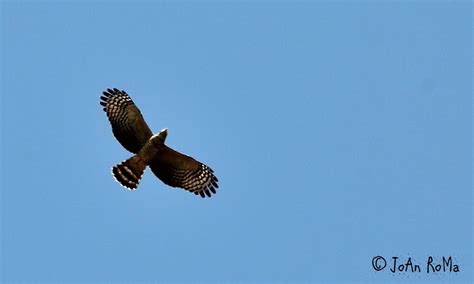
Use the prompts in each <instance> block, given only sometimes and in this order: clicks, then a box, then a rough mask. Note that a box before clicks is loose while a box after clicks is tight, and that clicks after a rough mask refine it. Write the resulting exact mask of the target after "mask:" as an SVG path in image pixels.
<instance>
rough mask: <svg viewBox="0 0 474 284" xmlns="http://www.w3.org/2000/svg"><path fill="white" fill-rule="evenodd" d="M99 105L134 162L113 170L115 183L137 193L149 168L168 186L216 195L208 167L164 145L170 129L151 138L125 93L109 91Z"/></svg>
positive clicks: (115, 167) (126, 162)
mask: <svg viewBox="0 0 474 284" xmlns="http://www.w3.org/2000/svg"><path fill="white" fill-rule="evenodd" d="M103 94H104V96H101V100H102V101H101V102H100V104H101V105H102V106H103V107H104V111H105V112H106V113H107V116H108V117H109V121H110V123H111V125H112V132H113V133H114V136H115V137H116V138H117V140H118V141H119V142H120V144H122V146H124V148H125V149H127V150H129V151H130V152H132V153H134V154H135V155H133V156H132V157H131V158H129V159H128V160H125V161H123V162H122V163H120V164H118V165H116V166H114V167H113V168H112V174H113V175H114V177H115V179H116V180H117V181H118V182H119V183H120V184H122V185H123V186H124V187H126V188H128V189H131V190H134V189H136V188H137V187H138V183H139V182H140V179H141V177H142V175H143V172H144V171H145V168H146V167H147V166H150V168H151V171H152V172H153V173H154V174H155V175H156V176H157V177H158V178H159V179H161V180H162V181H163V182H164V183H165V184H167V185H170V186H172V187H180V188H183V189H185V190H188V191H190V192H193V193H194V194H196V195H201V196H202V197H205V196H206V195H207V196H208V197H210V196H211V194H212V193H216V188H218V185H217V181H218V179H217V177H216V176H215V175H214V174H213V170H212V169H211V168H209V167H208V166H206V165H204V164H202V163H200V162H198V161H196V160H195V159H193V158H192V157H189V156H187V155H184V154H181V153H179V152H178V151H176V150H173V149H171V148H170V147H168V146H166V145H165V140H166V136H167V134H168V130H167V129H163V130H162V131H160V132H159V133H157V134H155V135H152V132H151V130H150V128H149V127H148V125H147V124H146V122H145V120H144V119H143V116H142V115H141V113H140V110H139V109H138V108H137V107H136V106H135V104H134V103H133V101H132V100H131V98H130V97H129V96H128V94H127V93H126V92H124V91H119V90H118V89H113V90H112V89H107V92H103Z"/></svg>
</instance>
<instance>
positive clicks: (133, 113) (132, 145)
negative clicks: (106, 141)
mask: <svg viewBox="0 0 474 284" xmlns="http://www.w3.org/2000/svg"><path fill="white" fill-rule="evenodd" d="M103 94H104V95H103V96H101V97H100V99H101V102H100V104H101V105H102V106H103V107H104V111H105V112H106V113H107V116H108V117H109V121H110V124H111V125H112V131H113V133H114V136H115V138H117V140H118V141H119V142H120V144H122V146H123V147H124V148H125V149H127V150H128V151H130V152H132V153H134V154H136V153H138V151H140V149H141V148H142V147H143V145H145V143H146V142H147V141H148V139H150V137H151V136H152V134H153V133H152V132H151V130H150V128H149V127H148V125H147V124H146V122H145V120H144V119H143V116H142V114H141V112H140V110H139V109H138V108H137V107H136V106H135V104H134V103H133V101H132V99H131V98H130V97H129V96H128V94H127V93H126V92H125V91H120V90H118V89H116V88H114V89H107V91H105V92H103Z"/></svg>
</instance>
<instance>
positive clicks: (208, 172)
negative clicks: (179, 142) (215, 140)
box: [150, 145, 219, 197]
mask: <svg viewBox="0 0 474 284" xmlns="http://www.w3.org/2000/svg"><path fill="white" fill-rule="evenodd" d="M150 168H151V171H152V172H153V173H154V174H155V175H156V176H157V177H158V178H159V179H160V180H161V181H163V182H164V183H165V184H167V185H169V186H172V187H180V188H183V189H185V190H188V191H190V192H193V193H194V194H196V195H201V196H202V197H205V196H206V195H207V196H208V197H211V195H212V194H213V193H216V189H217V188H218V187H219V186H218V185H217V182H218V179H217V177H216V176H215V175H214V171H213V170H212V169H211V168H209V167H208V166H206V165H204V164H202V163H200V162H198V161H196V160H195V159H193V158H191V157H189V156H186V155H184V154H181V153H179V152H177V151H175V150H173V149H171V148H169V147H168V146H166V145H163V146H162V149H160V154H159V155H156V156H155V158H154V159H153V160H152V161H151V163H150Z"/></svg>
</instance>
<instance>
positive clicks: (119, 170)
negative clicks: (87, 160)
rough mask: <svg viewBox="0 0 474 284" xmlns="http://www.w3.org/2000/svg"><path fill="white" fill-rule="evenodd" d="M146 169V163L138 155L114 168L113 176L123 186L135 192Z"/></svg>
mask: <svg viewBox="0 0 474 284" xmlns="http://www.w3.org/2000/svg"><path fill="white" fill-rule="evenodd" d="M145 168H146V163H145V162H144V161H143V160H142V159H141V158H140V157H139V156H138V155H134V156H133V157H131V158H130V159H128V160H125V161H123V162H122V163H120V164H118V165H116V166H114V167H113V168H112V174H113V176H114V177H115V179H116V180H117V181H118V182H119V183H120V184H121V185H122V186H124V187H125V188H127V189H130V190H135V189H136V188H137V187H138V184H139V183H140V179H141V178H142V176H143V173H144V171H145Z"/></svg>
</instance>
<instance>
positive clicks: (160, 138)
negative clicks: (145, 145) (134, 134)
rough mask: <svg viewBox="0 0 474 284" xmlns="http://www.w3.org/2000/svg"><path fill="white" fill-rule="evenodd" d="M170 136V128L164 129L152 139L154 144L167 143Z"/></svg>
mask: <svg viewBox="0 0 474 284" xmlns="http://www.w3.org/2000/svg"><path fill="white" fill-rule="evenodd" d="M167 135H168V128H163V129H162V130H161V131H160V132H159V133H158V134H155V135H153V136H152V137H151V138H150V139H151V141H152V142H153V143H160V144H161V143H165V140H166V136H167Z"/></svg>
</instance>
